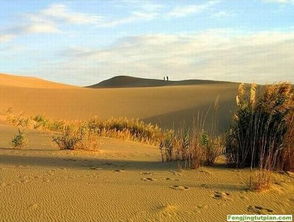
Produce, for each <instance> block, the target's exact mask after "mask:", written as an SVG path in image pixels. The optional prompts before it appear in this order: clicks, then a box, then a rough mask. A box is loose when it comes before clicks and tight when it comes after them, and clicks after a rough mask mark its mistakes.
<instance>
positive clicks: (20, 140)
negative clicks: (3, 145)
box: [11, 129, 28, 149]
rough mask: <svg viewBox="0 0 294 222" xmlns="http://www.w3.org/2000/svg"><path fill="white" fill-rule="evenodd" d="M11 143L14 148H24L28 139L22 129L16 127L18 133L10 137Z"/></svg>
mask: <svg viewBox="0 0 294 222" xmlns="http://www.w3.org/2000/svg"><path fill="white" fill-rule="evenodd" d="M11 144H12V146H13V147H14V148H19V149H21V148H24V147H25V146H27V144H28V139H27V137H26V134H25V132H24V131H23V130H21V129H18V133H17V134H16V135H15V136H14V137H13V138H12V140H11Z"/></svg>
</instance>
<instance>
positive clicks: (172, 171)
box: [170, 170, 182, 176]
mask: <svg viewBox="0 0 294 222" xmlns="http://www.w3.org/2000/svg"><path fill="white" fill-rule="evenodd" d="M170 172H171V173H172V174H173V175H175V176H182V174H181V173H180V172H179V171H175V170H171V171H170Z"/></svg>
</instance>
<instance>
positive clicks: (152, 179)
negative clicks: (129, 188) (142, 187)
mask: <svg viewBox="0 0 294 222" xmlns="http://www.w3.org/2000/svg"><path fill="white" fill-rule="evenodd" d="M141 180H143V181H155V180H156V179H154V178H151V177H144V178H141Z"/></svg>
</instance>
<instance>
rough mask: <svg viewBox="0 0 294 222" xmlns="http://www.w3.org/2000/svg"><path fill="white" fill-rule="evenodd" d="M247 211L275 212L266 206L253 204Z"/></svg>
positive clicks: (259, 212) (258, 212) (257, 212)
mask: <svg viewBox="0 0 294 222" xmlns="http://www.w3.org/2000/svg"><path fill="white" fill-rule="evenodd" d="M247 211H248V212H251V213H256V214H268V213H272V212H274V211H273V210H272V209H268V208H264V207H261V206H251V205H249V206H248V207H247Z"/></svg>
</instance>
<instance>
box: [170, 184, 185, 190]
mask: <svg viewBox="0 0 294 222" xmlns="http://www.w3.org/2000/svg"><path fill="white" fill-rule="evenodd" d="M170 188H171V189H174V190H183V191H185V190H189V189H190V188H189V187H187V186H181V185H173V186H170Z"/></svg>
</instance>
